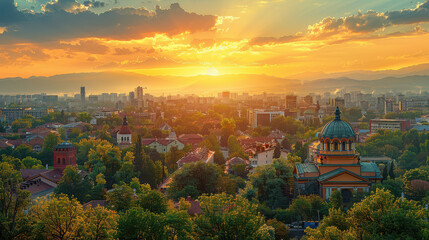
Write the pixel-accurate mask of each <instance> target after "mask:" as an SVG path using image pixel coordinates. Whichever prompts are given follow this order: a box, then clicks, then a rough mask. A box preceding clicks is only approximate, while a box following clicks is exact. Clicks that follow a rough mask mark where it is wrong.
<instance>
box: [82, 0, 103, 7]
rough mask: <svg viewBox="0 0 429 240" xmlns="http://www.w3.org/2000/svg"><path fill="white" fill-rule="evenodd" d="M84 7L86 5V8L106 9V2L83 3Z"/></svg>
mask: <svg viewBox="0 0 429 240" xmlns="http://www.w3.org/2000/svg"><path fill="white" fill-rule="evenodd" d="M83 5H85V6H86V7H93V8H101V7H104V2H100V1H85V2H83Z"/></svg>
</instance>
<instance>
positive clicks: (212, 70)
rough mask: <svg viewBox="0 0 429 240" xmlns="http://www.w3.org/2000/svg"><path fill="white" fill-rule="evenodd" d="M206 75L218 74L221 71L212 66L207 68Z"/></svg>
mask: <svg viewBox="0 0 429 240" xmlns="http://www.w3.org/2000/svg"><path fill="white" fill-rule="evenodd" d="M206 75H211V76H218V75H219V71H218V70H217V69H216V68H214V67H211V68H209V69H207V72H206Z"/></svg>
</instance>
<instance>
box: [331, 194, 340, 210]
mask: <svg viewBox="0 0 429 240" xmlns="http://www.w3.org/2000/svg"><path fill="white" fill-rule="evenodd" d="M329 202H330V203H331V206H332V207H333V208H336V209H342V208H343V196H342V194H341V192H340V191H334V192H333V193H332V194H331V196H329Z"/></svg>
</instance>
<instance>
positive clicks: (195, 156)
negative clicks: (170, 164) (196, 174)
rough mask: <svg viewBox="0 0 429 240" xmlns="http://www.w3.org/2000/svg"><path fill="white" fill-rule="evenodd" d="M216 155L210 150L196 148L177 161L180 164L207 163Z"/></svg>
mask: <svg viewBox="0 0 429 240" xmlns="http://www.w3.org/2000/svg"><path fill="white" fill-rule="evenodd" d="M212 154H214V152H213V151H210V150H208V149H207V148H196V149H194V150H192V151H191V152H189V153H188V154H186V156H184V157H182V158H181V159H179V161H177V163H178V164H184V163H191V162H198V161H203V162H206V161H207V160H208V158H209V157H210V156H211V155H212Z"/></svg>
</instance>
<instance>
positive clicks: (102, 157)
mask: <svg viewBox="0 0 429 240" xmlns="http://www.w3.org/2000/svg"><path fill="white" fill-rule="evenodd" d="M88 157H89V160H88V162H87V164H86V165H85V167H87V168H88V169H90V168H91V169H92V172H95V173H98V172H101V173H103V174H104V176H105V177H106V186H107V187H108V188H110V187H111V186H112V185H113V184H114V182H115V178H114V177H115V174H116V172H117V171H119V169H120V168H121V163H122V161H121V150H120V149H119V148H118V147H117V146H113V145H111V144H106V145H98V146H97V147H96V149H95V150H94V149H91V150H90V151H89V153H88Z"/></svg>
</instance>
